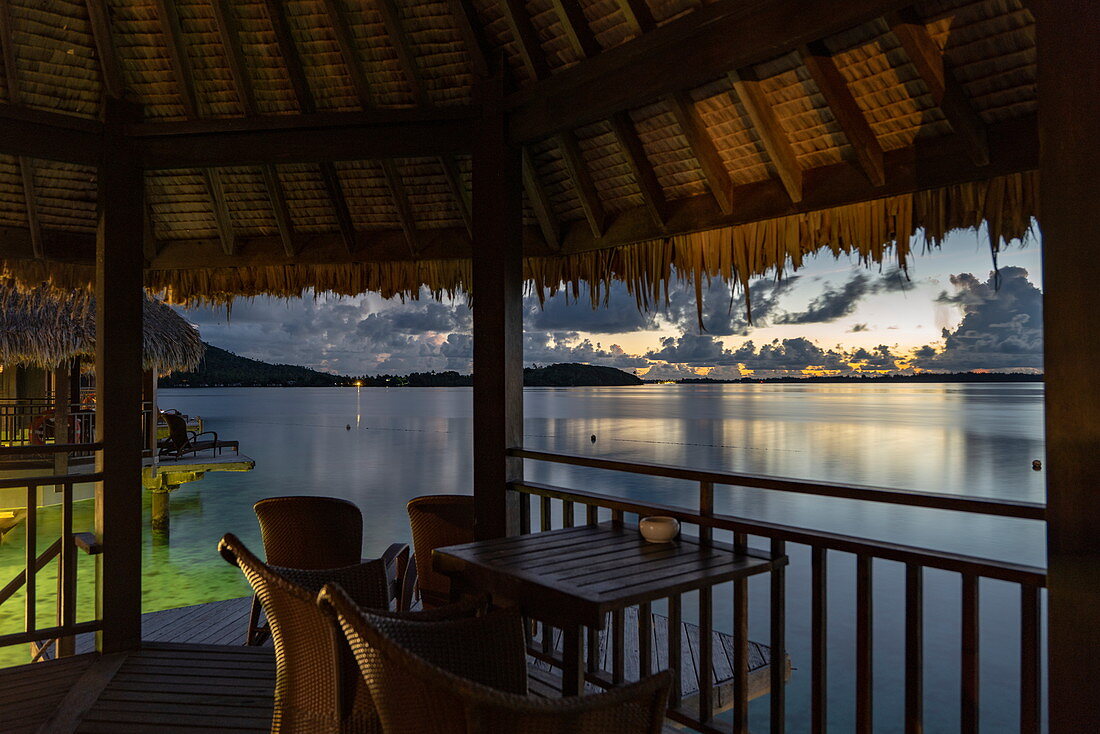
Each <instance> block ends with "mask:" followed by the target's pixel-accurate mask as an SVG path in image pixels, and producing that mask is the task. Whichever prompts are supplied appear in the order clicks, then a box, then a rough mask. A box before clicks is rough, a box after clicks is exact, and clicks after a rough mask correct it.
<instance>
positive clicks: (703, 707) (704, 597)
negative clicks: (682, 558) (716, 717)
mask: <svg viewBox="0 0 1100 734" xmlns="http://www.w3.org/2000/svg"><path fill="white" fill-rule="evenodd" d="M713 596H714V591H713V588H712V587H710V586H704V587H703V588H701V589H699V721H700V722H701V723H703V724H705V723H707V722H708V721H710V719H711V715H712V712H713V711H714V702H713V700H712V697H713V692H714V686H713V681H714V673H713V671H714V658H713V655H714V653H713V650H714V648H713V644H714V640H713V637H714V609H713V604H712V602H713Z"/></svg>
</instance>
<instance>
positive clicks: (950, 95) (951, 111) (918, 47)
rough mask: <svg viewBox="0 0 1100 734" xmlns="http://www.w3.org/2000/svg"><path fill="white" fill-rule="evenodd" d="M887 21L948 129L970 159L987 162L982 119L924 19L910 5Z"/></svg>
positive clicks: (888, 15) (986, 145) (887, 16)
mask: <svg viewBox="0 0 1100 734" xmlns="http://www.w3.org/2000/svg"><path fill="white" fill-rule="evenodd" d="M886 22H887V23H888V24H889V25H890V30H891V31H893V33H894V35H895V36H897V39H898V41H900V42H901V46H902V48H904V49H905V53H906V54H907V55H908V56H909V60H910V61H911V62H913V66H914V67H916V69H917V73H918V74H920V77H921V79H923V80H924V83H925V85H926V86H927V87H928V91H929V93H930V94H931V95H932V101H933V102H935V104H936V106H937V107H939V108H940V110H941V111H942V112H943V115H944V117H946V118H947V121H948V122H949V123H950V124H951V129H952V130H954V131H955V133H956V134H957V135H958V136H959V137H961V138H962V139H963V140H964V141H966V145H967V149H968V152H969V154H970V158H971V160H973V161H974V163H976V164H977V165H979V166H984V165H986V164H987V163H989V144H988V142H987V139H986V137H987V133H986V126H985V122H983V121H982V118H981V115H979V114H978V111H977V110H975V109H974V105H972V104H971V102H970V99H969V97H967V95H966V90H965V89H963V86H962V84H960V83H959V81H958V80H957V79H956V78H955V75H954V74H952V73H951V70H950V69H948V68H947V66H946V65H945V64H944V58H943V51H942V50H940V47H939V46H938V45H937V44H936V42H935V40H934V39H933V38H932V36H931V35H929V33H928V29H927V28H926V27H925V25H924V21H922V20H921V18H920V17H919V16H918V15H917V14H916V11H914V10H913V9H912V8H903V9H901V10H899V11H897V12H892V13H888V14H887V15H886Z"/></svg>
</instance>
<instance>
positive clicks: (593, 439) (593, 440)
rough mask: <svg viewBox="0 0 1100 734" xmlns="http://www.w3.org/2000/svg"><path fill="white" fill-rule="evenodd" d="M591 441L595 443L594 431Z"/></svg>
mask: <svg viewBox="0 0 1100 734" xmlns="http://www.w3.org/2000/svg"><path fill="white" fill-rule="evenodd" d="M592 443H596V434H595V433H593V434H592Z"/></svg>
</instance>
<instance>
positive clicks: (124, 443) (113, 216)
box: [95, 99, 145, 652]
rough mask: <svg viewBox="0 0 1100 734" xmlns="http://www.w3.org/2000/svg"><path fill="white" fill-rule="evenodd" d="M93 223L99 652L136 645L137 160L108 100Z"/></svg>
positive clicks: (127, 112)
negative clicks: (99, 446) (96, 222)
mask: <svg viewBox="0 0 1100 734" xmlns="http://www.w3.org/2000/svg"><path fill="white" fill-rule="evenodd" d="M106 113H107V114H106V130H105V133H104V141H103V143H104V144H103V150H104V155H103V159H102V161H101V162H100V165H99V192H98V196H99V201H98V205H99V226H98V229H97V231H96V282H95V291H96V292H95V295H96V354H95V368H96V433H97V439H98V440H99V441H100V442H102V443H103V450H102V451H101V452H100V453H99V458H98V460H97V468H98V470H99V471H100V472H102V473H103V481H102V482H100V484H99V485H98V486H97V489H96V532H97V533H98V535H99V539H100V542H101V543H102V545H103V553H102V554H100V555H98V556H96V559H97V562H96V613H97V615H98V616H99V618H100V619H101V620H102V621H103V629H102V631H100V632H99V633H98V635H97V640H96V642H97V646H98V648H99V650H100V651H101V652H117V651H120V650H129V649H134V648H136V647H138V646H139V645H140V643H141V452H142V448H143V445H142V444H143V442H142V435H141V434H142V431H141V423H142V421H141V393H142V376H143V371H142V368H141V356H142V332H141V321H142V303H143V299H144V294H143V292H142V237H143V226H144V225H143V218H144V215H145V205H144V184H143V173H142V169H141V165H140V161H139V159H138V157H137V155H136V153H135V151H134V150H133V148H131V147H130V145H129V142H128V141H127V140H126V138H125V137H123V135H122V132H121V127H120V125H121V123H122V122H124V121H125V120H126V119H128V118H129V117H130V116H131V115H132V107H130V106H128V105H126V104H125V103H123V102H120V101H118V100H111V99H108V100H106Z"/></svg>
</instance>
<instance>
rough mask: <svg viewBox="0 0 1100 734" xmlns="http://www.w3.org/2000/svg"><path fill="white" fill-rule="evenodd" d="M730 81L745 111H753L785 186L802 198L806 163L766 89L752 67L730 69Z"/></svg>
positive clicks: (793, 198)
mask: <svg viewBox="0 0 1100 734" xmlns="http://www.w3.org/2000/svg"><path fill="white" fill-rule="evenodd" d="M729 80H730V83H731V84H732V85H733V91H734V93H735V94H736V95H737V97H738V98H739V99H740V100H741V104H742V106H744V108H745V111H746V112H748V113H749V119H750V120H751V121H752V125H753V128H754V129H755V130H756V134H757V135H758V136H760V142H762V143H763V144H764V149H765V150H766V151H767V153H768V157H769V158H770V159H771V162H772V166H774V167H775V170H776V172H777V173H778V174H779V178H780V180H781V181H783V187H784V188H785V189H787V194H788V195H789V196H790V197H791V201H794V202H799V201H802V166H800V165H799V163H798V157H797V156H796V155H795V152H794V148H792V147H791V141H790V138H788V137H787V133H786V132H785V131H784V130H783V127H782V125H780V123H779V118H778V117H776V114H775V110H774V109H772V106H771V104H770V103H769V102H768V98H767V96H765V94H764V89H763V87H762V85H761V83H760V79H759V78H757V76H756V73H755V71H754V70H753V69H751V68H745V69H740V70H738V71H734V72H730V74H729Z"/></svg>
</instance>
